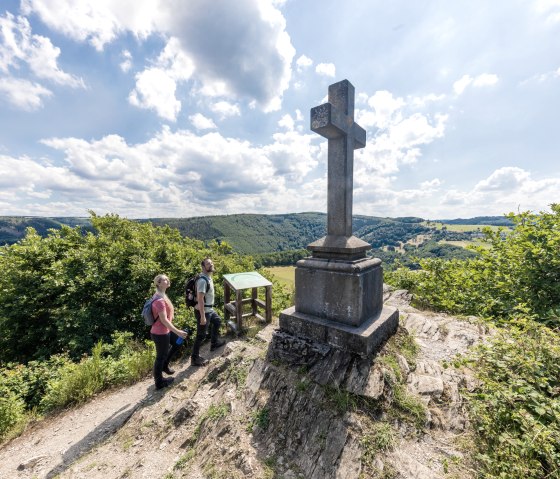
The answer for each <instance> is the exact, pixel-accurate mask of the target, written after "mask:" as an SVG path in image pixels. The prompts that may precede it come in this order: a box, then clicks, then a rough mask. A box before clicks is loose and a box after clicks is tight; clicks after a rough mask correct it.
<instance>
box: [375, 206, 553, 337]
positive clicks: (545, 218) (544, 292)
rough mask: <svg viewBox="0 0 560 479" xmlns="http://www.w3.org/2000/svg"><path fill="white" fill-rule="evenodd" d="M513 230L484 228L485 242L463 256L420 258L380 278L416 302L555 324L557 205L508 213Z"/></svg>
mask: <svg viewBox="0 0 560 479" xmlns="http://www.w3.org/2000/svg"><path fill="white" fill-rule="evenodd" d="M508 218H509V219H510V220H511V221H512V222H513V223H514V226H513V230H512V231H511V232H510V233H508V234H507V235H505V234H504V233H503V232H502V231H492V230H490V229H489V228H486V229H484V230H483V231H484V234H485V235H486V239H485V242H486V245H485V246H480V247H477V248H474V249H475V250H476V251H477V252H478V256H477V257H476V258H471V259H467V260H465V261H460V260H451V261H444V260H441V259H423V260H420V262H419V263H420V266H421V269H420V270H417V271H410V270H406V269H404V268H400V269H398V270H397V271H394V272H387V274H386V275H385V280H386V281H387V282H388V283H389V284H392V285H393V286H396V287H401V288H406V289H408V290H409V291H411V292H412V293H414V295H415V300H416V302H417V304H418V305H420V306H422V307H425V308H431V309H435V310H439V311H447V312H450V313H455V314H465V315H478V316H482V317H487V318H492V319H493V320H496V321H499V322H504V321H505V322H507V321H509V320H510V319H512V318H516V317H518V316H520V315H521V316H524V317H530V318H532V319H534V320H536V321H538V322H541V323H544V324H547V325H549V326H551V327H557V326H559V325H560V307H559V305H560V254H558V252H559V251H560V205H558V204H553V205H551V212H549V213H548V212H541V213H540V214H533V213H528V212H526V213H521V214H519V215H513V214H510V215H508Z"/></svg>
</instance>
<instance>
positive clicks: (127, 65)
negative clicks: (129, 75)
mask: <svg viewBox="0 0 560 479" xmlns="http://www.w3.org/2000/svg"><path fill="white" fill-rule="evenodd" d="M121 57H122V58H123V61H122V62H121V63H120V64H119V66H120V67H121V70H122V71H123V72H124V73H126V72H128V71H129V70H130V69H131V68H132V54H131V53H130V52H129V51H128V50H123V51H122V52H121Z"/></svg>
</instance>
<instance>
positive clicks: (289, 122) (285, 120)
mask: <svg viewBox="0 0 560 479" xmlns="http://www.w3.org/2000/svg"><path fill="white" fill-rule="evenodd" d="M294 124H295V123H294V119H293V118H292V117H291V115H289V114H288V113H286V114H285V115H284V116H283V117H282V118H281V119H280V121H278V126H279V127H281V128H285V129H286V130H288V131H292V130H293V129H294Z"/></svg>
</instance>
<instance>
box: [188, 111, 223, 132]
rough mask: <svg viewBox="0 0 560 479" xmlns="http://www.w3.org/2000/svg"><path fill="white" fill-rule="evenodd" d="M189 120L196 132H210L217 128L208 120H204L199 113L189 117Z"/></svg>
mask: <svg viewBox="0 0 560 479" xmlns="http://www.w3.org/2000/svg"><path fill="white" fill-rule="evenodd" d="M189 120H190V121H191V123H192V124H193V125H194V127H195V128H196V129H197V130H212V129H214V128H217V127H216V124H215V123H214V122H213V121H212V120H211V119H210V118H206V117H205V116H204V115H202V114H201V113H196V114H194V115H191V116H189Z"/></svg>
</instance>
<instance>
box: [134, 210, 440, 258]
mask: <svg viewBox="0 0 560 479" xmlns="http://www.w3.org/2000/svg"><path fill="white" fill-rule="evenodd" d="M144 221H151V222H152V223H153V224H154V225H163V224H167V225H169V226H171V227H173V228H177V229H178V230H179V231H180V232H181V234H183V235H184V236H189V237H191V238H196V239H200V240H208V239H217V240H220V241H226V242H227V243H229V244H230V245H231V246H232V247H233V248H234V250H236V251H237V252H239V253H245V254H258V253H270V252H275V251H286V250H294V249H299V248H305V247H306V246H307V245H308V244H309V243H311V242H312V241H315V240H316V239H319V238H321V237H323V236H325V234H326V225H327V215H326V214H324V213H293V214H284V215H253V214H244V215H227V216H226V215H224V216H205V217H200V218H186V219H174V218H155V219H150V220H144ZM422 222H423V220H422V218H411V217H407V218H378V217H373V216H355V217H354V221H353V231H354V235H355V236H357V237H359V238H362V239H363V240H365V241H367V242H369V243H371V244H372V246H373V247H379V246H382V245H386V244H394V243H396V242H397V241H403V242H405V241H407V240H408V239H410V238H413V237H415V236H416V235H418V234H421V233H427V232H428V231H429V229H428V228H427V227H426V226H425V225H423V224H422Z"/></svg>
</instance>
